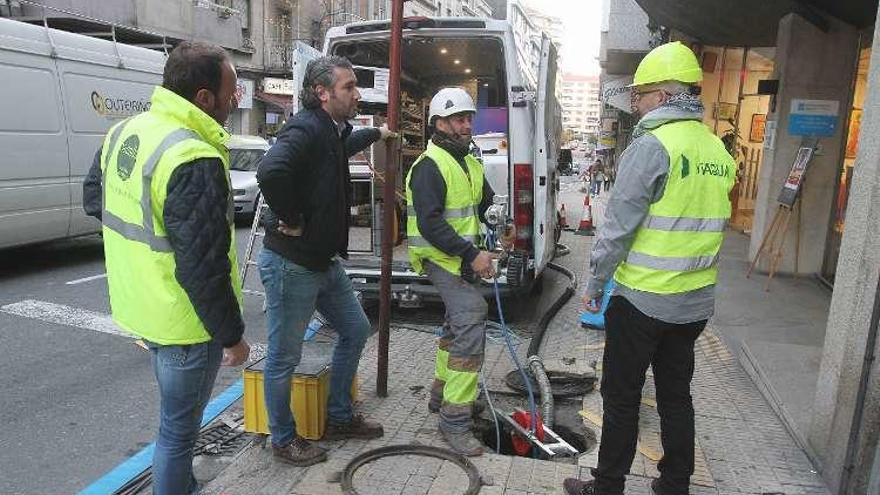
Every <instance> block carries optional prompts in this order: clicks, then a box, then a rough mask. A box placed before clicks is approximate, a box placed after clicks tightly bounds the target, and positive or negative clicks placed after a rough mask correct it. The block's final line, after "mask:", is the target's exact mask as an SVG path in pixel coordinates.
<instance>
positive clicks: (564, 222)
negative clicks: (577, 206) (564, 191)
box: [559, 203, 568, 230]
mask: <svg viewBox="0 0 880 495" xmlns="http://www.w3.org/2000/svg"><path fill="white" fill-rule="evenodd" d="M559 217H560V218H559V227H560V228H561V229H563V230H567V229H568V214H567V213H566V212H565V203H562V209H561V210H559Z"/></svg>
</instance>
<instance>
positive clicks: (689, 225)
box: [642, 215, 727, 232]
mask: <svg viewBox="0 0 880 495" xmlns="http://www.w3.org/2000/svg"><path fill="white" fill-rule="evenodd" d="M642 227H644V228H646V229H653V230H665V231H667V232H724V229H726V228H727V219H726V218H683V217H660V216H655V215H648V216H647V217H646V218H645V221H644V222H642Z"/></svg>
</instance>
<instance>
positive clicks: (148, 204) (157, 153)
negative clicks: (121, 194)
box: [101, 122, 201, 253]
mask: <svg viewBox="0 0 880 495" xmlns="http://www.w3.org/2000/svg"><path fill="white" fill-rule="evenodd" d="M126 123H127V122H122V123H120V124H119V125H118V126H116V129H114V130H113V134H112V135H111V136H110V150H108V152H107V153H106V155H105V159H104V173H103V178H102V183H104V184H106V183H107V170H108V169H109V168H110V167H108V166H107V165H108V163H107V162H108V161H109V158H110V156H111V155H113V151H114V150H115V148H116V142H117V141H118V140H119V135H120V134H121V133H122V128H123V127H124V126H125V124H126ZM187 139H197V140H201V138H200V137H199V135H198V134H196V132H195V131H192V130H190V129H177V130H176V131H174V132H172V133H170V134H168V135H167V136H165V138H164V139H163V140H162V142H161V143H160V144H159V146H158V147H157V148H156V149H155V150H154V151H153V153H152V154H150V156H149V158H147V161H146V162H144V167H143V187H142V192H141V211H142V212H143V215H144V216H143V225H137V224H133V223H128V222H126V221H125V220H123V219H121V218H119V217H118V216H116V215H114V214H113V213H111V212H110V211H109V210H107V206H106V201H102V203H103V204H102V211H101V222H102V223H103V224H104V226H105V227H107V228H108V229H110V230H112V231H114V232H116V233H117V234H119V235H121V236H122V237H124V238H126V239H128V240H130V241H135V242H140V243H143V244H146V245H148V246H150V249H152V250H153V251H158V252H162V253H170V252H172V251H173V250H172V248H171V243H170V242H168V238H166V237H161V236H157V235H156V233H155V228H154V226H153V195H152V194H150V186H151V184H152V182H153V172H154V171H155V170H156V165H158V164H159V160H160V159H161V158H162V155H163V154H165V152H166V151H168V150H169V149H170V148H171V147H172V146H174V145H176V144H178V143H180V142H182V141H186V140H187ZM104 194H106V188H105V190H104Z"/></svg>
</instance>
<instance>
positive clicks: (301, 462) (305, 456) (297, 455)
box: [272, 436, 327, 466]
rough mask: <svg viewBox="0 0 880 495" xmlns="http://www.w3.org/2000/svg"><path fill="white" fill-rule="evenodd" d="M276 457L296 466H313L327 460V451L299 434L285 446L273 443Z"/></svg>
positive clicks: (273, 453)
mask: <svg viewBox="0 0 880 495" xmlns="http://www.w3.org/2000/svg"><path fill="white" fill-rule="evenodd" d="M272 455H273V456H274V457H275V459H277V460H279V461H282V462H286V463H288V464H292V465H294V466H311V465H312V464H317V463H319V462H324V461H326V460H327V451H326V450H324V449H322V448H321V447H318V446H317V445H313V444H312V443H311V442H309V441H308V440H306V439H305V438H303V437H300V436H297V437H296V438H294V439H293V441H291V442H290V443H289V444H287V445H285V446H284V447H278V446H276V445H274V444H273V445H272Z"/></svg>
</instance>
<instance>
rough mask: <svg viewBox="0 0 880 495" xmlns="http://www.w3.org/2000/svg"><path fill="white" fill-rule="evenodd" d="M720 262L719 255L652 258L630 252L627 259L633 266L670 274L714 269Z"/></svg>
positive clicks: (648, 255)
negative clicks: (716, 263)
mask: <svg viewBox="0 0 880 495" xmlns="http://www.w3.org/2000/svg"><path fill="white" fill-rule="evenodd" d="M716 261H718V255H715V256H693V257H690V258H673V257H668V256H651V255H650V254H645V253H636V252H632V251H630V253H629V255H627V257H626V262H627V263H629V264H631V265H638V266H643V267H645V268H652V269H654V270H665V271H669V272H690V271H694V270H704V269H706V268H712V266H714V265H715V262H716Z"/></svg>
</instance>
